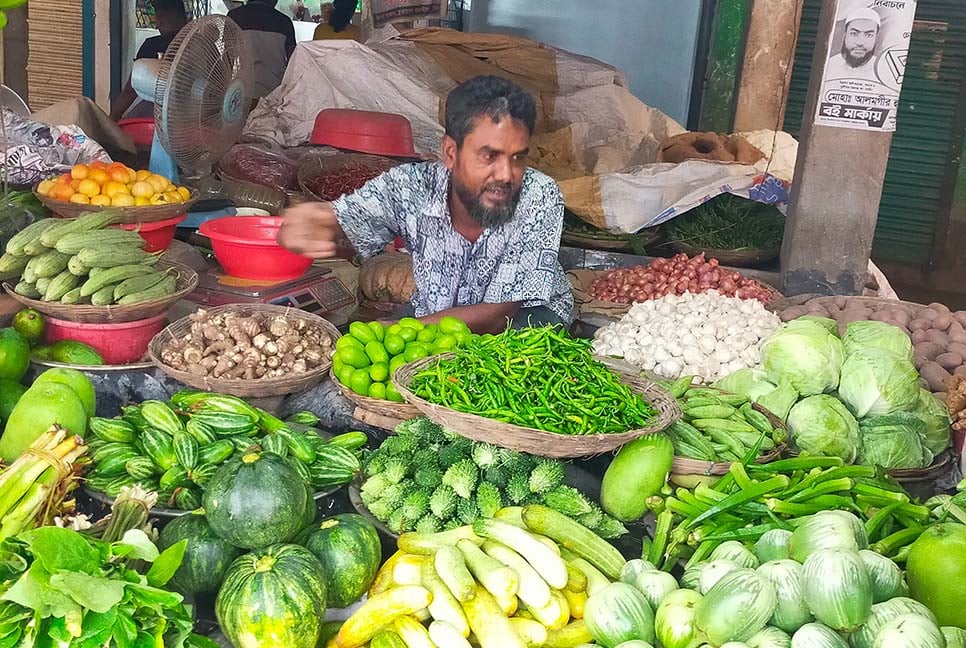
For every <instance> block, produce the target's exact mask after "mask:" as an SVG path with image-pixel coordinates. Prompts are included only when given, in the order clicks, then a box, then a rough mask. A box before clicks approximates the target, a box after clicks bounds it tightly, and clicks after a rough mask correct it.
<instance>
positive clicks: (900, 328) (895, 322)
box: [882, 320, 910, 335]
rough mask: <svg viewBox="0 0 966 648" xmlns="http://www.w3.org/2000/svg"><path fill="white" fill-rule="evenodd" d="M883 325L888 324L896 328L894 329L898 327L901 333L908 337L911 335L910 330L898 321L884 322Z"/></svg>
mask: <svg viewBox="0 0 966 648" xmlns="http://www.w3.org/2000/svg"><path fill="white" fill-rule="evenodd" d="M882 323H883V324H888V325H889V326H894V327H896V328H897V329H899V330H900V331H902V332H903V333H905V334H906V335H909V334H910V333H909V329H907V328H906V327H905V326H904V325H903V324H902V322H897V321H895V320H883V321H882Z"/></svg>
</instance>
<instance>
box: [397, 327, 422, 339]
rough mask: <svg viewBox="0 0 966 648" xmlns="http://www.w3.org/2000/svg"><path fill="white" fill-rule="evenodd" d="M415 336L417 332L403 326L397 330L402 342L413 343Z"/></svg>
mask: <svg viewBox="0 0 966 648" xmlns="http://www.w3.org/2000/svg"><path fill="white" fill-rule="evenodd" d="M417 335H419V331H417V330H416V329H414V328H410V327H408V326H403V327H400V329H399V337H401V338H402V339H403V342H415V341H416V336H417Z"/></svg>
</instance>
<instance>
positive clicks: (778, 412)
mask: <svg viewBox="0 0 966 648" xmlns="http://www.w3.org/2000/svg"><path fill="white" fill-rule="evenodd" d="M797 401H798V392H797V391H795V388H794V387H792V385H791V383H790V382H788V381H787V380H786V381H784V382H782V384H780V385H779V386H778V387H776V388H775V389H773V390H771V391H770V392H768V393H767V394H765V395H763V396H759V397H758V400H757V401H755V402H757V403H758V404H759V405H761V406H762V407H764V408H765V409H766V410H768V411H769V412H771V413H772V414H774V415H775V416H777V417H778V418H780V419H781V420H782V421H784V420H785V419H787V418H788V412H790V411H791V409H792V405H794V404H795V403H796V402H797Z"/></svg>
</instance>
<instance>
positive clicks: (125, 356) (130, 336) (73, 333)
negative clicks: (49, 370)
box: [44, 313, 166, 365]
mask: <svg viewBox="0 0 966 648" xmlns="http://www.w3.org/2000/svg"><path fill="white" fill-rule="evenodd" d="M165 317H166V315H165V314H164V313H162V314H161V315H155V316H154V317H149V318H148V319H143V320H138V321H136V322H121V323H119V324H85V323H82V322H68V321H66V320H60V319H56V318H54V317H48V318H47V328H46V331H45V334H44V337H45V339H46V341H47V343H48V344H53V343H54V342H60V341H61V340H73V341H74V342H83V343H84V344H87V345H89V346H91V347H93V348H94V349H95V350H96V351H97V352H98V353H100V354H101V357H102V358H104V362H105V363H107V364H109V365H121V364H128V363H130V362H136V361H138V360H140V359H141V357H142V356H143V355H144V353H145V351H147V350H148V344H150V342H151V338H153V337H154V336H155V335H157V334H158V333H159V332H160V331H161V329H163V328H164V322H165Z"/></svg>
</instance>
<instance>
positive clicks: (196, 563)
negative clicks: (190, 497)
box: [158, 511, 241, 594]
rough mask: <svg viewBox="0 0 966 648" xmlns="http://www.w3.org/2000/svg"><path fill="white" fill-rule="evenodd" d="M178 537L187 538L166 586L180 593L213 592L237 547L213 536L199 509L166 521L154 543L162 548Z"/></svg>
mask: <svg viewBox="0 0 966 648" xmlns="http://www.w3.org/2000/svg"><path fill="white" fill-rule="evenodd" d="M181 540H187V541H188V547H187V548H186V549H185V553H184V559H183V560H182V561H181V567H179V568H178V571H177V572H175V574H174V578H172V579H171V582H170V586H171V587H172V588H173V589H175V590H176V591H178V592H181V593H182V594H199V593H202V592H217V591H218V587H219V586H220V585H221V581H222V580H223V579H224V578H225V573H226V572H227V571H228V567H229V566H231V563H232V561H233V560H235V558H237V557H238V555H239V554H240V553H241V549H238V548H237V547H233V546H232V545H231V544H230V543H228V542H227V541H225V540H222V539H221V538H219V537H218V536H216V535H215V532H214V531H212V530H211V526H209V524H208V520H207V519H206V518H205V515H204V512H203V511H194V512H192V513H188V514H187V515H182V516H181V517H178V518H176V519H174V520H172V521H171V522H169V523H168V525H167V526H166V527H164V529H163V530H162V531H161V537H160V538H159V539H158V545H159V547H160V549H161V550H162V551H164V550H165V549H167V548H168V547H170V546H171V545H173V544H176V543H178V542H180V541H181Z"/></svg>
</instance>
